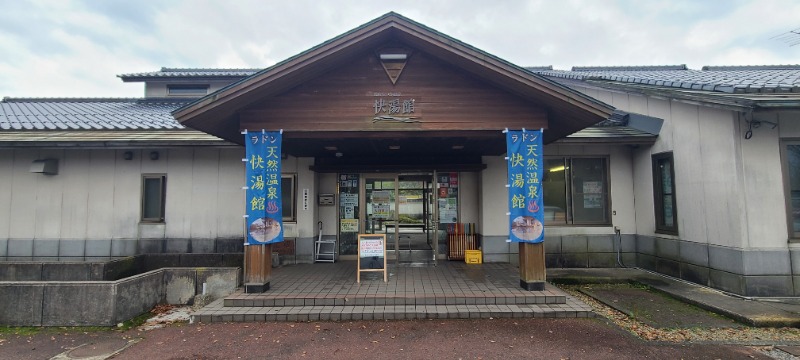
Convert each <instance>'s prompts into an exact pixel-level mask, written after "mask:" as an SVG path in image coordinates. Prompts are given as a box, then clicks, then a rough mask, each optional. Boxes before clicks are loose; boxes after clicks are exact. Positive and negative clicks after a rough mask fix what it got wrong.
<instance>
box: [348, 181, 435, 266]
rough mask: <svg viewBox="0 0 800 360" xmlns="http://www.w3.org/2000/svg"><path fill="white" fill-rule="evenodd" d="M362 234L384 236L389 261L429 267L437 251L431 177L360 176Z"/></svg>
mask: <svg viewBox="0 0 800 360" xmlns="http://www.w3.org/2000/svg"><path fill="white" fill-rule="evenodd" d="M363 184H364V197H363V198H364V201H365V204H364V206H363V208H364V212H365V214H364V216H363V217H362V218H363V219H364V221H363V229H362V231H363V232H364V233H370V234H375V233H382V234H386V240H387V247H388V252H389V258H390V259H394V260H395V261H396V262H398V263H412V264H431V263H434V262H435V260H436V259H435V254H436V247H437V243H438V241H437V237H436V234H437V229H436V227H437V226H436V225H437V224H436V219H435V215H436V211H435V208H434V207H435V203H434V201H433V199H434V192H433V191H434V187H433V176H432V175H431V174H399V175H398V174H394V175H384V174H379V175H371V174H369V175H364V176H363Z"/></svg>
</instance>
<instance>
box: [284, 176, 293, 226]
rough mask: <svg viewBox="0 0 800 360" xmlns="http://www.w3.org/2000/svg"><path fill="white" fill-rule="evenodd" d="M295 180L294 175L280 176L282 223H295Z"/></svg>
mask: <svg viewBox="0 0 800 360" xmlns="http://www.w3.org/2000/svg"><path fill="white" fill-rule="evenodd" d="M295 180H296V177H295V175H281V202H282V206H283V220H284V221H295V219H296V217H295V216H296V215H297V214H296V213H295V204H296V199H297V193H296V189H295Z"/></svg>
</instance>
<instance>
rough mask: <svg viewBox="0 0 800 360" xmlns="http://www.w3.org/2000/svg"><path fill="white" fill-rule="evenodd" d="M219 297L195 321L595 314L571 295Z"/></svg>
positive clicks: (198, 312) (559, 316) (528, 316)
mask: <svg viewBox="0 0 800 360" xmlns="http://www.w3.org/2000/svg"><path fill="white" fill-rule="evenodd" d="M223 303H224V301H223V300H217V301H215V302H213V303H211V304H209V305H208V306H206V307H204V308H202V309H199V310H197V311H195V312H194V313H193V314H192V315H191V321H192V322H203V323H213V322H259V321H350V320H403V319H479V318H482V319H488V318H576V317H594V316H595V314H594V312H592V309H591V307H589V306H588V305H586V304H584V303H582V302H580V301H578V300H576V299H574V298H571V297H570V298H568V299H567V301H566V303H563V304H509V305H497V304H492V305H486V304H484V305H384V306H356V305H345V306H279V307H272V306H264V307H227V306H224V304H223Z"/></svg>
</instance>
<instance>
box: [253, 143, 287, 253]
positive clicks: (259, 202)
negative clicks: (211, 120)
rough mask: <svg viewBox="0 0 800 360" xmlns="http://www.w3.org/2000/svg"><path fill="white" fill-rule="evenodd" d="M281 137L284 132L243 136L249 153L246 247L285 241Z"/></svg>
mask: <svg viewBox="0 0 800 360" xmlns="http://www.w3.org/2000/svg"><path fill="white" fill-rule="evenodd" d="M281 136H282V131H280V132H279V131H264V130H262V131H261V132H247V131H245V133H244V142H245V144H246V145H245V149H246V152H245V153H246V154H247V158H246V159H245V164H246V169H247V170H246V171H245V179H246V181H247V186H246V187H245V189H246V190H247V193H246V196H245V199H246V201H247V203H246V208H247V217H246V219H247V221H246V224H247V241H246V242H245V244H246V245H261V244H272V243H277V242H281V241H283V211H282V209H283V206H282V205H283V204H282V203H281V200H282V198H281Z"/></svg>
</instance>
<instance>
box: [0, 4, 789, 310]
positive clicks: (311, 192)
mask: <svg viewBox="0 0 800 360" xmlns="http://www.w3.org/2000/svg"><path fill="white" fill-rule="evenodd" d="M798 73H800V68H799V67H798V66H794V65H787V66H754V67H742V66H737V67H712V66H709V67H704V68H703V69H701V70H692V69H688V68H687V67H686V66H685V65H677V66H640V67H575V68H573V69H572V70H569V71H567V70H556V69H553V68H552V66H544V67H529V68H525V67H521V66H518V65H515V64H511V63H508V62H506V61H504V60H502V59H499V58H497V57H496V56H493V55H491V54H488V53H485V52H483V51H481V50H479V49H476V48H474V47H471V46H469V45H467V44H464V43H462V42H460V41H458V40H457V39H453V38H451V37H448V36H447V35H445V34H441V33H439V32H437V31H435V30H433V29H430V28H427V27H425V26H423V25H421V24H418V23H415V22H413V21H411V20H409V19H406V18H404V17H402V16H399V15H397V14H392V13H390V14H387V15H385V16H383V17H381V18H378V19H376V20H374V21H372V22H370V23H367V24H365V25H363V26H361V27H358V28H356V29H353V30H352V31H349V32H347V33H345V34H342V35H341V36H339V37H336V38H334V39H332V40H330V41H327V42H325V43H322V44H320V45H318V46H316V47H313V48H311V49H309V50H308V51H305V52H303V53H301V54H298V55H297V56H294V57H292V58H289V59H287V60H285V61H283V62H280V63H278V64H276V65H274V66H271V67H269V68H265V69H183V68H162V69H160V70H157V71H152V72H140V73H128V74H123V75H119V78H120V79H121V80H122V81H124V82H131V83H139V84H142V85H144V87H145V96H144V98H141V99H69V98H64V99H25V98H5V99H3V100H2V101H0V204H7V205H6V206H5V207H3V208H0V259H5V260H25V261H28V260H37V261H41V260H57V259H61V260H64V259H69V260H92V259H101V258H103V259H104V258H109V257H120V256H129V255H134V254H142V253H237V254H241V253H242V252H244V251H245V250H244V248H243V241H242V239H243V238H244V237H245V236H246V235H247V234H246V232H245V226H244V225H245V223H244V221H245V220H243V217H242V215H243V214H242V213H243V209H244V207H245V206H246V204H245V196H244V194H243V192H242V187H243V186H245V185H246V184H247V181H246V180H247V179H245V175H244V170H243V165H242V159H243V158H244V157H245V153H244V149H243V148H242V147H241V144H242V143H243V142H244V138H243V136H242V132H243V131H245V130H247V131H256V130H258V131H260V130H261V129H272V130H278V129H282V130H283V135H282V136H283V139H284V145H283V153H282V160H281V164H282V168H283V174H282V179H281V184H282V188H281V189H282V194H281V195H282V199H283V200H282V201H283V203H284V204H285V207H283V208H282V209H281V210H280V211H281V212H282V213H281V214H282V217H283V228H282V229H283V231H284V233H285V237H286V239H287V244H290V245H286V244H285V245H286V246H284V247H282V248H281V249H280V256H281V257H282V259H283V260H290V261H293V262H314V261H315V260H317V258H316V257H317V255H318V254H317V253H315V251H314V249H315V247H314V243H315V241H317V240H319V239H325V240H328V241H335V244H336V247H335V252H336V259H340V258H341V259H345V260H353V259H355V258H356V255H357V253H356V251H357V242H356V241H357V240H356V239H357V237H356V236H357V234H359V233H364V232H375V231H378V232H383V233H385V234H387V235H389V236H390V239H399V238H400V236H401V235H402V236H404V239H412V240H409V241H408V244H407V245H403V244H401V243H399V242H395V241H394V240H390V241H391V242H392V248H391V250H390V252H389V256H391V257H392V261H395V262H396V263H398V264H399V263H401V262H415V263H417V264H424V265H431V264H432V263H433V264H435V262H436V261H449V260H455V259H458V258H459V256H462V259H463V254H459V253H457V252H455V251H454V248H455V246H453V244H451V243H448V240H447V239H448V237H447V234H446V233H445V232H446V230H447V229H452V228H455V227H454V226H455V225H453V224H471V228H473V229H476V230H475V235H476V238H479V239H480V245H479V246H480V250H481V251H482V253H481V256H482V260H483V261H484V262H511V263H517V262H518V261H519V256H520V255H519V254H520V250H519V247H518V246H517V245H516V244H509V243H508V242H507V241H506V240H507V239H508V238H509V233H510V230H509V227H508V225H509V224H508V218H507V216H506V215H505V214H506V213H507V212H508V208H507V207H508V201H507V200H508V199H507V193H508V191H507V190H506V187H505V185H506V182H507V180H508V179H507V176H508V175H507V172H506V170H507V166H506V162H505V159H504V153H505V152H506V147H505V146H506V144H505V138H504V136H503V135H502V134H503V133H502V131H503V130H505V129H507V128H508V129H519V128H527V129H544V134H545V135H544V138H545V145H544V158H543V165H542V166H543V167H544V171H543V175H542V178H541V179H539V180H540V181H541V189H542V194H543V195H542V196H543V197H544V201H545V206H544V209H542V213H543V222H544V229H545V230H544V231H545V241H544V245H543V246H544V259H543V260H542V262H543V263H544V264H546V266H547V267H619V266H637V267H641V268H646V269H650V270H654V271H657V272H660V273H663V274H667V275H670V276H674V277H679V278H682V279H686V280H688V281H693V282H696V283H700V284H704V285H708V286H711V287H714V288H718V289H722V290H725V291H729V292H732V293H737V294H742V295H748V296H795V295H800V286H798V285H795V284H800V282H798V281H796V280H797V279H800V271H798V270H797V269H796V267H795V266H792V264H793V263H800V259H799V258H798V257H800V250H796V249H795V248H794V246H793V244H794V242H795V241H796V239H800V195H798V194H800V143H797V142H796V139H798V138H800V126H798V124H800V90H799V89H800V82H799V81H798ZM391 103H395V104H401V103H404V104H405V105H406V108H405V109H406V111H407V113H406V114H405V115H404V116H399V115H397V112H395V113H386V114H383V113H382V111H387V112H388V110H386V109H389V108H390V105H388V104H391ZM397 109H399V107H397ZM397 111H399V110H397ZM400 183H402V185H401V184H400ZM384 187H386V188H384ZM401 188H402V189H403V190H404V195H403V196H402V197H401V196H399V195H398V196H396V197H395V198H394V199H396V201H397V203H392V204H393V205H389V204H382V203H381V204H377V205H376V204H374V203H373V202H372V199H373V197H372V196H371V195H370V196H368V195H367V194H373V195H374V191H386V193H387V194H388V193H394V194H399V189H401ZM409 189H416V190H418V192H419V193H418V194H416V193H415V194H414V196H406V195H405V194H406V192H407V191H406V190H409ZM379 195H381V196H383V195H384V194H379ZM381 196H377V197H381ZM412 200H413V201H412ZM442 200H443V201H442ZM393 201H394V200H393ZM400 202H403V203H402V204H401V203H400ZM423 202H424V203H425V205H424V206H423V205H422V203H423ZM384 205H385V206H387V209H388V208H390V207H391V206H394V207H393V208H392V209H394V210H391V211H390V213H391V214H392V215H388V214H389V213H386V214H383V213H381V215H379V216H376V212H375V209H377V208H381V209H382V206H384ZM12 209H13V210H12ZM381 216H384V217H381ZM320 222H321V223H322V224H323V225H322V228H321V233H320V232H319V231H320V230H318V229H320V228H319V226H320V225H319V223H320ZM376 229H377V230H376ZM419 229H421V230H419ZM421 234H424V235H425V236H424V241H422V240H420V241H419V242H416V240H413V239H417V238H419V239H422V238H423V236H422V235H421ZM392 236H394V238H392ZM419 239H417V240H419ZM403 246H406V247H403ZM401 250H407V251H408V252H401Z"/></svg>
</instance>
